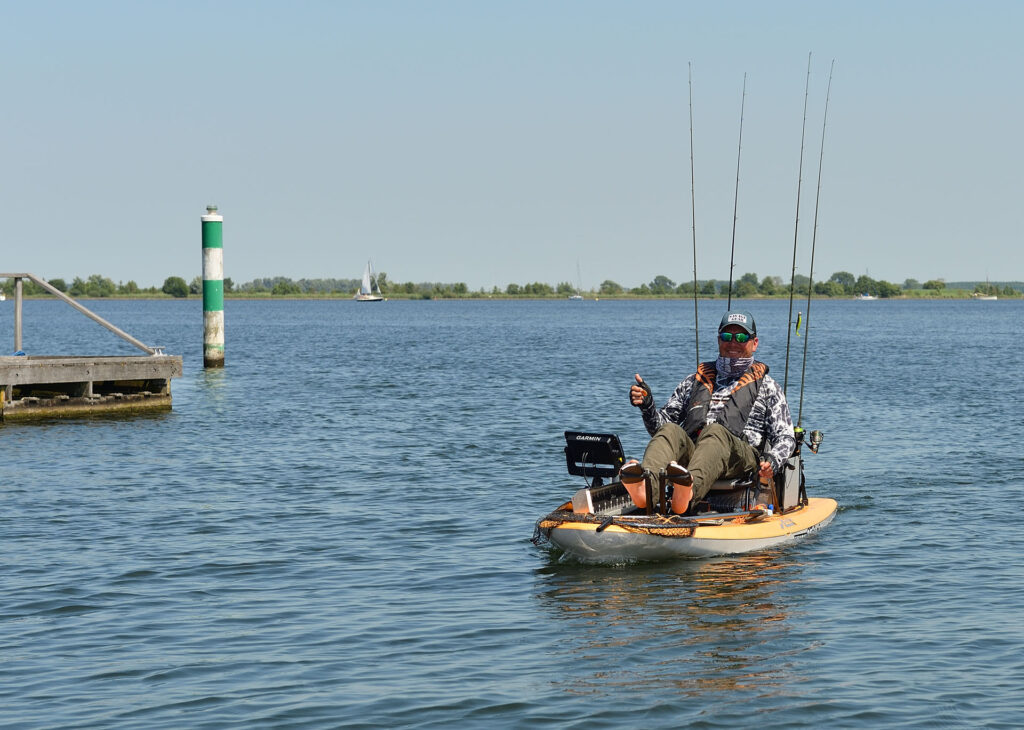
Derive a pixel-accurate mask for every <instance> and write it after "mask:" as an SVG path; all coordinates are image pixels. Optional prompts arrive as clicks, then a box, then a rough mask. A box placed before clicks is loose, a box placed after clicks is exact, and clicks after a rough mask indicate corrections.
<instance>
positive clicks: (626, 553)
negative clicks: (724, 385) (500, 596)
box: [533, 431, 838, 563]
mask: <svg viewBox="0 0 1024 730" xmlns="http://www.w3.org/2000/svg"><path fill="white" fill-rule="evenodd" d="M566 441H567V446H566V460H567V463H568V465H569V471H570V473H572V474H582V475H584V476H585V477H587V479H588V484H590V486H589V487H587V488H585V489H581V490H579V491H578V492H577V493H576V494H575V495H574V496H573V499H572V500H570V501H568V502H565V503H564V504H562V505H560V506H559V507H558V508H556V509H555V510H554V511H553V512H551V513H550V514H548V515H546V516H544V517H542V518H541V519H539V520H538V521H537V524H536V526H535V529H534V537H533V542H534V543H535V544H537V545H542V544H545V543H547V544H548V545H550V546H551V547H552V548H555V549H557V550H559V551H561V552H562V553H564V554H565V555H568V556H571V557H573V558H576V559H578V560H580V561H583V562H598V563H620V562H633V561H646V560H664V559H670V558H680V557H683V558H703V557H710V556H714V555H732V554H737V553H748V552H753V551H758V550H766V549H769V548H775V547H779V546H782V545H786V544H789V543H793V542H796V541H797V540H800V539H802V538H805V537H808V536H810V535H813V534H814V533H816V532H818V531H819V530H821V529H823V528H824V527H826V526H827V525H828V524H829V523H830V522H831V521H832V520H833V519H834V518H835V515H836V510H837V509H838V504H837V502H836V500H834V499H829V498H825V497H808V496H807V494H806V488H805V484H804V477H803V462H802V460H801V456H800V453H799V448H798V450H797V453H796V454H795V455H794V456H793V457H791V458H790V460H789V463H788V464H787V468H786V469H784V470H783V475H782V477H780V479H779V482H780V484H779V485H778V488H777V489H776V490H775V491H774V492H769V493H771V494H777V495H778V497H779V499H778V501H779V504H778V505H774V504H772V505H768V504H767V503H764V502H763V499H764V492H760V493H759V492H758V489H761V487H758V486H757V485H755V484H753V483H752V482H750V481H744V480H732V481H719V482H716V484H715V485H714V487H713V488H712V490H711V492H710V493H709V495H708V499H707V501H706V502H702V504H701V505H700V507H699V508H698V509H699V511H698V512H697V513H695V514H689V513H688V514H685V515H675V514H668V513H667V512H668V510H666V509H664V506H665V505H666V502H665V501H664V499H662V500H661V502H660V505H661V506H662V509H661V510H659V509H658V508H657V505H659V500H658V498H657V497H655V498H654V499H651V500H649V502H651V503H652V504H653V505H655V506H654V507H652V508H651V509H650V510H641V509H638V508H636V506H635V505H634V504H633V502H632V500H631V499H630V498H629V495H628V493H627V492H626V489H625V487H623V486H622V484H621V482H619V481H618V480H617V475H618V468H619V467H620V466H621V464H622V462H623V461H624V459H623V457H622V452H621V446H620V445H619V443H618V438H617V437H616V436H614V435H613V434H587V433H581V432H572V431H568V432H566ZM818 443H820V438H818ZM816 445H817V444H814V447H813V448H814V450H815V451H816ZM612 475H614V476H615V477H616V479H615V481H612V482H611V483H610V484H607V485H604V484H602V478H607V477H609V476H612ZM652 495H653V492H652ZM755 502H756V504H755Z"/></svg>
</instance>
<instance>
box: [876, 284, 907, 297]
mask: <svg viewBox="0 0 1024 730" xmlns="http://www.w3.org/2000/svg"><path fill="white" fill-rule="evenodd" d="M875 289H876V291H877V292H878V296H880V297H883V298H885V299H889V298H890V297H898V296H899V295H900V294H902V293H903V290H902V289H901V288H900V287H898V286H897V285H896V284H893V283H891V282H888V281H884V280H880V281H876V282H875Z"/></svg>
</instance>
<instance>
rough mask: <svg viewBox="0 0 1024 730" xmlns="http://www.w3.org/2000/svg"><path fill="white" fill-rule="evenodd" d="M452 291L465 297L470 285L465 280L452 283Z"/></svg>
mask: <svg viewBox="0 0 1024 730" xmlns="http://www.w3.org/2000/svg"><path fill="white" fill-rule="evenodd" d="M452 292H453V293H454V294H456V295H457V296H460V297H464V296H466V294H467V292H469V287H468V286H466V283H465V282H463V281H459V282H456V283H455V284H453V285H452Z"/></svg>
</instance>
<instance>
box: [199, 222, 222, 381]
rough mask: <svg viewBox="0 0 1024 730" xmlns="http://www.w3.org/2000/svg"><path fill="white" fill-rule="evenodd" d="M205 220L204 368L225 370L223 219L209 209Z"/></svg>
mask: <svg viewBox="0 0 1024 730" xmlns="http://www.w3.org/2000/svg"><path fill="white" fill-rule="evenodd" d="M202 220H203V367H207V368H222V367H224V236H223V230H222V229H223V227H224V216H222V215H218V213H217V206H216V205H208V206H206V215H204V216H202Z"/></svg>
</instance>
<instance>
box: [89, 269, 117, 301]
mask: <svg viewBox="0 0 1024 730" xmlns="http://www.w3.org/2000/svg"><path fill="white" fill-rule="evenodd" d="M84 290H85V296H87V297H109V296H112V295H113V294H115V293H116V292H117V285H116V284H114V282H113V280H111V279H108V278H107V277H105V276H100V275H99V274H92V275H91V276H90V277H89V279H88V281H86V282H85V287H84Z"/></svg>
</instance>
